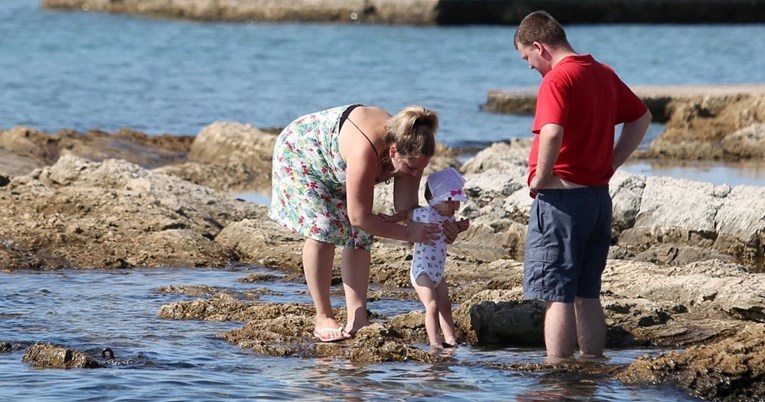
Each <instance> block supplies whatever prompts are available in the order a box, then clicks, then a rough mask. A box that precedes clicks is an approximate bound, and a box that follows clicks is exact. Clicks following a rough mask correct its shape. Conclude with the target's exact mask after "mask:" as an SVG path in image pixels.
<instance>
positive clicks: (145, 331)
mask: <svg viewBox="0 0 765 402" xmlns="http://www.w3.org/2000/svg"><path fill="white" fill-rule="evenodd" d="M513 30H514V27H509V26H507V27H484V26H468V27H390V26H373V25H322V24H224V23H197V22H185V21H168V20H162V19H151V18H140V17H134V16H125V15H113V14H99V13H83V12H61V11H50V10H41V9H40V7H39V1H37V0H3V1H2V2H0V71H2V74H0V88H2V90H1V91H0V129H7V128H10V127H13V126H19V125H23V126H29V127H32V128H36V129H40V130H45V131H49V132H55V131H57V130H59V129H62V128H74V129H77V130H80V131H87V130H90V129H102V130H105V131H115V130H117V129H119V128H121V127H128V128H132V129H136V130H140V131H144V132H147V133H149V134H160V133H170V134H192V135H193V134H196V133H197V132H198V131H199V130H200V129H201V128H203V127H205V126H206V125H208V124H210V123H212V122H214V121H219V120H226V121H237V122H243V123H252V124H254V125H255V126H258V127H280V126H284V125H286V124H287V123H289V122H290V121H291V120H292V119H294V118H295V117H297V116H299V115H301V114H303V113H307V112H312V111H315V110H319V109H322V108H325V107H329V106H334V105H339V104H345V103H355V102H362V103H367V104H375V105H379V106H382V107H384V108H386V109H388V110H391V111H394V110H397V109H398V108H401V107H403V106H406V105H408V104H411V103H422V104H424V105H426V106H428V107H431V108H433V109H435V110H437V111H438V112H439V114H440V117H441V125H442V129H441V130H440V132H439V137H440V138H439V139H440V141H442V142H444V143H446V144H448V145H476V146H479V147H480V146H485V145H487V144H490V143H492V142H495V141H500V140H505V139H508V138H512V137H519V136H526V135H528V130H529V126H530V124H531V118H530V117H528V116H508V115H500V114H491V113H485V112H482V111H480V110H479V105H481V104H482V103H484V102H485V101H486V94H487V92H488V91H489V90H490V89H498V88H515V87H528V86H535V85H537V84H538V82H539V76H538V74H537V73H536V72H533V71H529V70H528V69H527V67H526V65H525V64H524V62H523V61H522V60H521V59H520V58H519V57H518V56H517V54H516V53H515V50H514V49H513V48H512V44H511V40H512V39H511V38H512V34H513ZM568 32H569V36H570V38H571V41H572V42H573V44H574V46H575V48H576V49H577V50H578V51H580V52H583V53H587V52H591V53H593V54H594V55H595V56H596V58H598V59H599V60H601V61H604V62H606V63H609V64H611V65H613V66H614V68H616V70H617V71H618V72H619V73H620V74H621V75H622V77H623V78H624V79H625V81H626V82H627V83H629V84H721V83H746V82H765V69H763V68H762V66H763V65H765V53H763V52H762V51H761V50H762V49H763V48H765V25H761V24H760V25H744V26H732V25H715V26H677V25H604V26H598V25H583V26H572V27H569V29H568ZM733 44H735V45H733ZM661 129H662V127H661V126H656V125H655V126H654V127H652V130H651V133H650V135H649V138H648V139H649V140H650V138H653V137H655V136H656V135H658V133H660V132H661ZM626 168H627V169H629V170H633V171H635V172H637V173H641V174H646V175H650V174H662V175H670V176H673V177H688V178H692V179H694V180H701V181H713V182H716V183H729V184H733V185H735V184H756V185H761V184H762V183H763V176H765V175H763V174H762V173H763V172H761V171H760V170H758V168H756V167H749V168H746V167H741V166H720V165H713V166H686V167H682V166H681V167H677V166H674V167H663V166H659V165H655V164H651V163H648V162H645V163H644V162H641V163H638V164H633V165H630V166H627V167H626ZM250 198H253V199H254V200H253V201H255V202H263V198H264V196H263V195H261V194H254V195H250ZM253 270H254V268H253ZM249 271H251V270H249ZM249 271H248V270H239V271H226V270H211V269H178V270H129V271H108V272H107V271H62V272H17V273H0V342H11V343H13V344H17V345H21V347H19V348H16V349H14V350H13V351H11V352H6V353H2V352H0V401H6V400H7V401H89V400H93V401H102V400H109V401H112V400H113V401H127V400H137V401H138V400H140V401H146V400H177V401H190V400H194V401H196V400H205V401H229V400H296V399H305V400H389V399H394V400H412V401H416V400H439V401H440V400H470V401H475V400H478V401H496V400H518V401H560V400H566V401H585V400H586V401H667V400H676V401H690V400H692V399H691V398H689V397H687V396H685V395H683V394H682V393H680V392H678V391H676V390H674V389H669V388H666V387H661V388H653V387H635V388H633V387H626V386H624V385H622V384H621V383H620V382H617V381H612V380H610V379H608V378H596V379H592V378H582V377H581V376H551V375H545V374H538V373H519V372H509V371H502V370H496V369H491V368H487V367H488V362H494V363H512V362H518V361H524V362H542V361H543V351H541V350H525V349H513V348H505V349H498V350H488V349H480V348H471V347H461V348H458V349H457V350H456V353H455V355H454V362H453V363H450V364H441V365H434V366H431V365H422V364H414V363H386V364H373V365H368V366H353V365H351V364H349V363H348V362H345V361H332V360H328V359H302V358H293V357H289V358H274V357H268V356H260V355H256V354H253V353H250V352H247V351H242V350H240V349H238V348H237V347H235V346H232V345H230V344H228V343H226V342H224V341H222V340H220V339H219V338H217V337H216V335H215V334H216V333H218V332H221V331H227V330H231V329H234V328H238V327H240V326H241V325H242V323H216V322H200V321H171V320H161V319H159V318H158V317H157V315H156V313H157V311H158V309H159V308H160V306H161V305H163V304H166V303H171V302H175V301H179V300H188V299H189V298H188V297H185V296H180V295H167V294H160V293H157V292H155V289H157V288H158V287H160V286H164V285H209V286H219V287H223V288H234V289H245V288H250V287H252V286H254V285H250V284H242V283H239V282H237V281H236V280H237V279H238V278H240V277H243V276H245V275H246V274H247V273H249ZM258 286H260V285H258ZM268 287H269V288H272V290H274V291H275V292H276V293H275V295H274V296H268V297H267V298H264V299H263V300H264V301H270V302H302V303H308V302H309V301H310V300H309V297H308V296H307V294H306V292H305V286H304V285H299V284H284V283H272V284H269V285H268ZM341 302H342V300H335V305H336V306H339V305H340V303H341ZM419 307H420V306H419V305H418V304H417V303H414V302H411V301H390V300H381V301H374V302H372V303H371V304H370V308H371V309H372V310H373V311H375V312H380V313H382V314H386V315H394V314H399V313H402V312H406V311H410V310H413V309H419ZM35 342H50V343H53V344H57V345H62V346H66V347H70V348H73V349H77V350H81V351H84V352H86V353H88V354H89V355H91V356H93V357H99V356H100V351H101V350H102V349H103V348H105V347H109V348H111V349H113V350H114V352H115V354H116V358H117V361H118V362H121V363H122V364H118V365H112V366H111V367H109V368H105V369H93V370H53V369H33V368H31V367H30V366H28V365H26V364H24V363H22V362H21V359H22V356H23V353H24V348H25V347H27V346H29V345H30V344H32V343H35ZM420 346H421V347H425V345H420ZM644 353H658V351H648V350H619V351H609V352H608V357H609V360H610V363H615V364H627V363H629V362H630V361H632V360H634V359H635V358H637V357H638V356H640V355H642V354H644Z"/></svg>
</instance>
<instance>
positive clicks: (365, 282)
mask: <svg viewBox="0 0 765 402" xmlns="http://www.w3.org/2000/svg"><path fill="white" fill-rule="evenodd" d="M371 259H372V257H371V255H370V252H369V250H363V249H354V248H350V247H345V248H344V249H343V261H342V263H341V264H340V272H341V274H342V276H343V289H344V291H345V305H346V307H347V308H348V323H346V324H345V332H347V333H348V334H350V335H355V334H356V331H358V330H359V329H361V327H364V326H367V325H369V317H368V316H367V289H368V288H369V264H370V263H371Z"/></svg>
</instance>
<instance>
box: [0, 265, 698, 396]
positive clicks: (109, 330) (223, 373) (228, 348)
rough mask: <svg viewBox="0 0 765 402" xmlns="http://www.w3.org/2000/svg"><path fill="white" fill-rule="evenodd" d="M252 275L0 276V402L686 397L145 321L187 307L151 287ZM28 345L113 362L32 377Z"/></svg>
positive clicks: (465, 356)
mask: <svg viewBox="0 0 765 402" xmlns="http://www.w3.org/2000/svg"><path fill="white" fill-rule="evenodd" d="M261 271H262V272H265V269H262V268H257V267H251V268H241V269H239V270H217V269H197V268H194V269H157V270H152V269H136V270H120V271H57V272H35V271H24V272H15V273H7V272H6V273H0V283H2V284H3V286H2V287H0V342H10V343H11V344H14V345H19V346H17V347H16V348H15V349H14V350H12V351H10V352H5V353H0V388H2V396H0V399H3V400H9V401H11V400H12V401H19V400H21V401H26V400H34V401H42V400H56V401H58V400H152V401H154V400H205V401H229V400H265V399H268V400H305V399H310V400H327V401H329V400H333V401H334V400H348V401H362V400H364V401H367V400H439V401H442V400H446V401H451V400H453V401H458V400H465V401H467V400H470V401H496V400H526V401H558V400H561V399H560V398H561V397H562V396H565V400H572V401H577V400H601V401H665V400H668V399H672V400H676V401H692V400H694V399H693V398H690V397H688V396H685V395H684V394H682V393H681V392H679V391H677V390H675V389H672V388H667V387H661V388H657V387H637V388H635V387H627V386H625V385H623V384H621V383H620V382H618V381H613V380H611V379H609V378H595V379H593V378H586V377H581V376H577V375H571V374H568V375H566V376H560V375H552V374H545V373H529V372H518V371H512V370H500V369H496V368H492V367H494V366H492V364H498V365H503V364H505V365H507V364H513V363H519V362H528V363H532V364H540V363H543V362H544V352H543V351H542V350H539V349H517V348H499V349H497V348H494V349H487V348H480V347H470V346H460V347H459V348H457V349H456V350H454V351H452V352H451V353H453V355H452V356H451V357H452V359H453V360H452V361H451V362H449V363H439V364H436V365H425V364H419V363H379V364H369V365H364V366H355V365H353V364H350V363H349V362H348V361H342V360H333V359H303V358H297V357H270V356H261V355H256V354H254V353H251V352H249V351H246V350H241V349H239V348H238V347H236V346H234V345H231V344H229V343H227V342H225V341H223V340H221V339H219V338H217V337H216V335H215V334H216V333H219V332H223V331H228V330H232V329H235V328H239V327H241V326H242V325H243V324H242V323H240V322H228V323H218V322H209V321H190V320H189V321H175V320H163V319H160V318H159V317H157V311H158V310H159V308H160V307H161V306H162V305H164V304H168V303H172V302H177V301H181V300H193V299H194V297H189V296H184V295H178V294H166V293H162V292H157V291H156V289H157V288H159V287H162V286H168V285H207V286H212V287H219V288H225V289H230V290H233V291H244V290H252V288H253V287H254V286H259V287H260V286H264V284H263V283H258V284H257V285H254V284H247V283H242V282H238V281H237V279H239V278H242V277H245V276H247V275H249V274H251V273H253V272H261ZM9 284H12V286H10V285H9ZM265 286H266V287H268V288H269V290H271V291H272V293H271V294H270V295H269V300H268V301H269V302H276V303H309V302H310V298H309V297H308V296H307V295H306V292H305V287H304V286H295V285H294V284H284V283H282V282H273V283H266V284H265ZM333 294H334V293H333ZM333 303H334V305H336V306H341V305H342V298H341V297H337V296H333ZM397 303H399V302H397V301H395V300H390V299H386V300H379V301H378V300H373V301H371V302H370V304H369V308H370V309H371V310H372V311H374V312H380V311H394V310H398V311H404V310H406V308H402V307H400V306H397ZM402 303H409V302H402ZM410 306H411V304H410ZM35 342H50V343H53V344H57V345H61V346H66V347H70V348H73V349H76V350H81V351H84V352H86V353H87V354H88V355H90V356H91V357H94V358H96V359H99V358H100V351H101V350H102V349H103V348H104V347H109V348H111V349H112V350H113V351H114V353H115V360H116V361H117V362H119V364H114V365H112V366H110V367H108V368H103V369H91V370H57V369H34V368H32V367H31V366H29V365H27V364H25V363H22V361H21V360H22V356H23V353H24V349H25V348H26V347H27V346H29V345H31V344H32V343H35ZM416 346H418V347H422V348H425V347H427V345H426V344H424V343H423V344H422V345H416ZM607 353H608V360H609V363H612V364H628V363H629V362H630V361H632V360H634V359H635V358H637V357H638V356H640V355H642V354H654V355H655V354H657V353H658V351H656V350H613V351H608V352H607ZM99 360H100V359H99ZM4 398H5V399H4Z"/></svg>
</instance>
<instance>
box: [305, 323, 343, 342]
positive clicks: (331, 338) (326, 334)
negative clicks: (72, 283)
mask: <svg viewBox="0 0 765 402" xmlns="http://www.w3.org/2000/svg"><path fill="white" fill-rule="evenodd" d="M313 336H315V337H316V338H317V339H319V340H320V341H322V342H335V341H342V340H344V339H349V338H351V335H349V334H348V333H347V332H346V331H345V330H344V329H343V327H342V326H340V324H338V323H337V321H335V320H334V319H325V320H321V321H319V320H317V321H316V328H314V330H313Z"/></svg>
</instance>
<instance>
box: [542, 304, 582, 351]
mask: <svg viewBox="0 0 765 402" xmlns="http://www.w3.org/2000/svg"><path fill="white" fill-rule="evenodd" d="M545 346H546V348H547V357H548V358H553V359H557V358H567V357H571V356H572V355H573V354H574V349H575V348H576V316H575V313H574V303H561V302H547V303H546V307H545Z"/></svg>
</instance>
